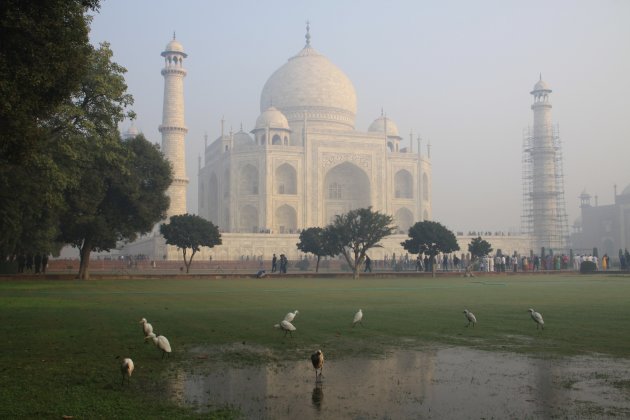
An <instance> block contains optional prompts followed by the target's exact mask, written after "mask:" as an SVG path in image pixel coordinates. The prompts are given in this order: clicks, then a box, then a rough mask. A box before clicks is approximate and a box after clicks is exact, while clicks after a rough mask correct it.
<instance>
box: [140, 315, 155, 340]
mask: <svg viewBox="0 0 630 420" xmlns="http://www.w3.org/2000/svg"><path fill="white" fill-rule="evenodd" d="M140 323H141V324H142V332H143V333H144V336H145V337H148V336H149V334H151V333H152V332H153V325H151V324H149V323H148V322H147V319H146V318H142V319H141V320H140Z"/></svg>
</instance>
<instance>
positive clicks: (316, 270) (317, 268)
mask: <svg viewBox="0 0 630 420" xmlns="http://www.w3.org/2000/svg"><path fill="white" fill-rule="evenodd" d="M320 258H321V257H320V256H319V255H318V256H317V264H316V265H315V272H316V273H319V259H320Z"/></svg>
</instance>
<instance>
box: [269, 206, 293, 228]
mask: <svg viewBox="0 0 630 420" xmlns="http://www.w3.org/2000/svg"><path fill="white" fill-rule="evenodd" d="M275 216H276V217H275V226H274V231H275V232H277V233H295V232H297V213H296V211H295V209H294V208H293V207H291V206H289V205H286V204H285V205H283V206H280V207H278V209H277V210H276V215H275Z"/></svg>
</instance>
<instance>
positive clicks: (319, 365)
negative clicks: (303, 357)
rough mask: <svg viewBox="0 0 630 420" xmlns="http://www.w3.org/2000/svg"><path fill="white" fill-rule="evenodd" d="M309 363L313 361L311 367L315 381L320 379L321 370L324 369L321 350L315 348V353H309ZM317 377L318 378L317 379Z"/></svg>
mask: <svg viewBox="0 0 630 420" xmlns="http://www.w3.org/2000/svg"><path fill="white" fill-rule="evenodd" d="M311 363H313V367H314V368H315V383H318V382H321V381H322V372H323V371H324V353H322V351H321V350H317V351H316V352H315V353H313V354H311ZM317 370H319V375H318V374H317ZM318 377H319V380H318V379H317V378H318Z"/></svg>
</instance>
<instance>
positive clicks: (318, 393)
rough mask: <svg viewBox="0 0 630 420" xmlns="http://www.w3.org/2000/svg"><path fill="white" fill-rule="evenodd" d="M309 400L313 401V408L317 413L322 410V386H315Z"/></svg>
mask: <svg viewBox="0 0 630 420" xmlns="http://www.w3.org/2000/svg"><path fill="white" fill-rule="evenodd" d="M311 399H312V401H313V407H315V408H316V409H317V411H320V410H321V409H322V401H324V387H323V386H322V384H317V385H315V388H313V396H312V397H311Z"/></svg>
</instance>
